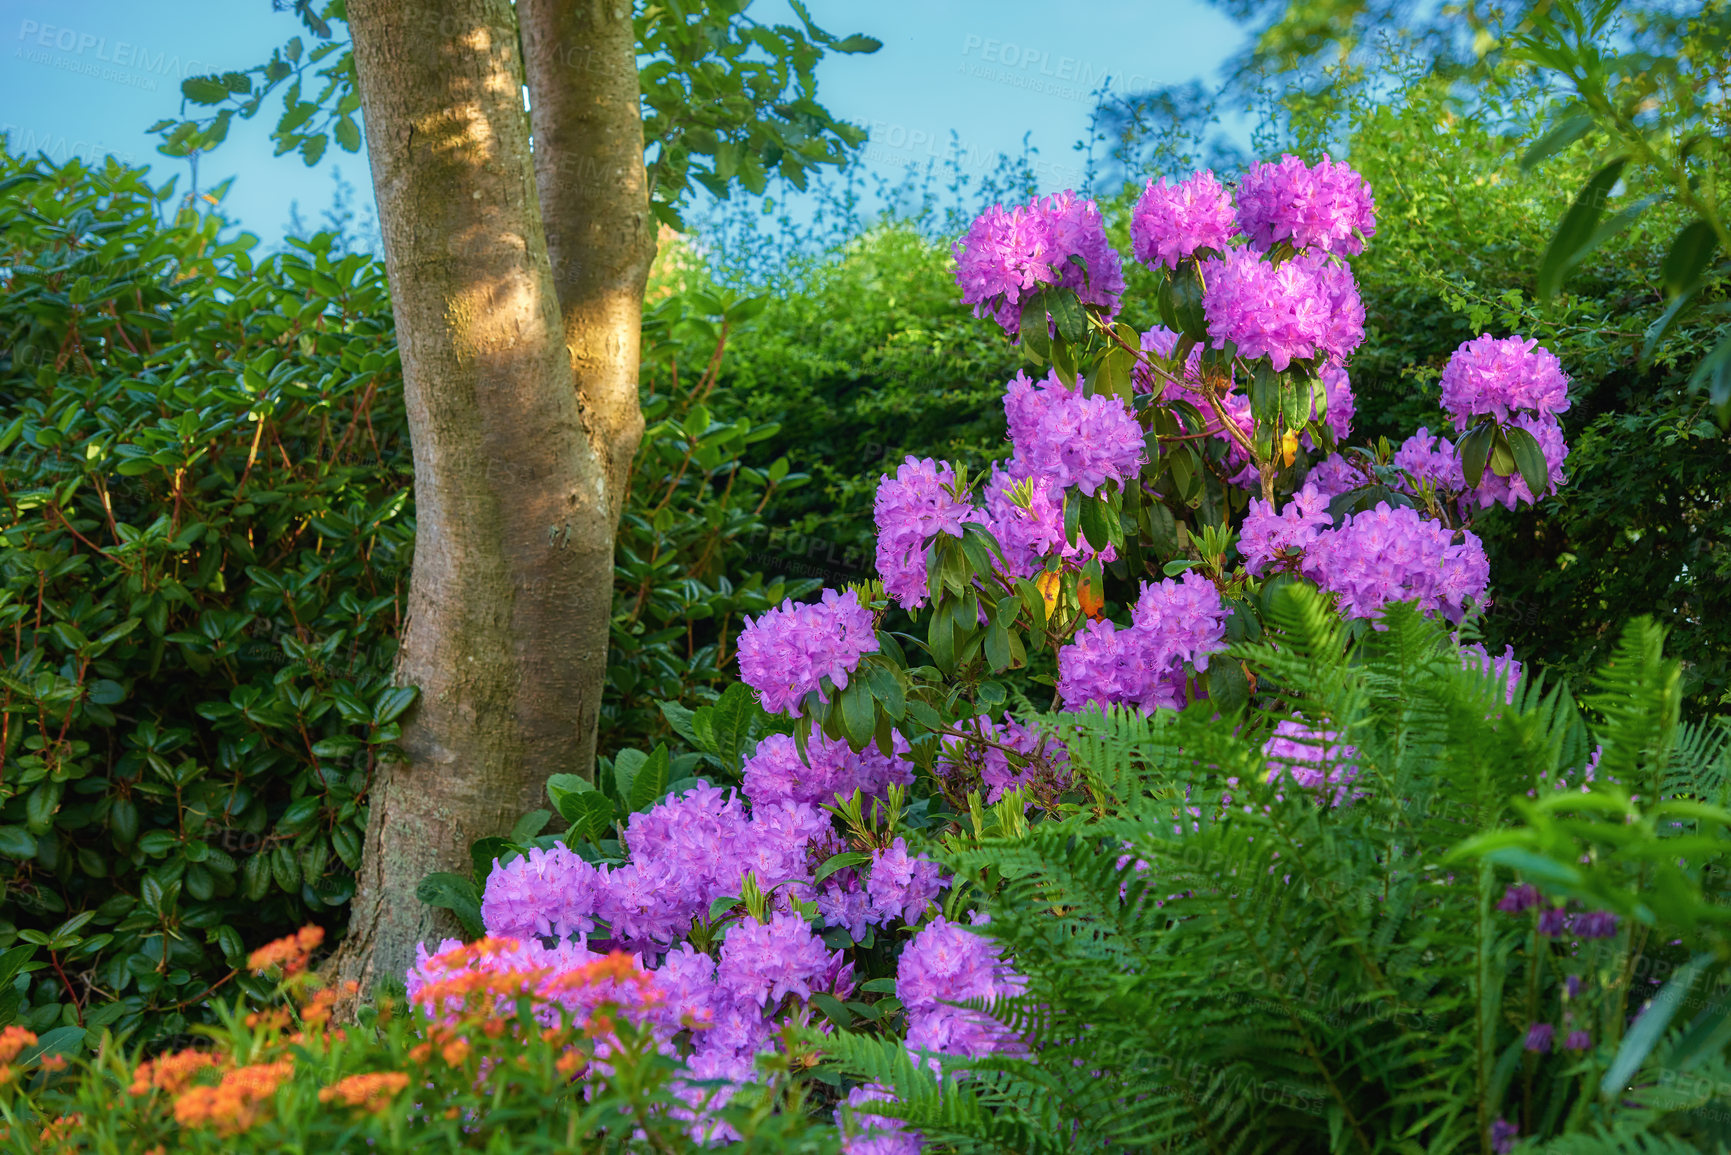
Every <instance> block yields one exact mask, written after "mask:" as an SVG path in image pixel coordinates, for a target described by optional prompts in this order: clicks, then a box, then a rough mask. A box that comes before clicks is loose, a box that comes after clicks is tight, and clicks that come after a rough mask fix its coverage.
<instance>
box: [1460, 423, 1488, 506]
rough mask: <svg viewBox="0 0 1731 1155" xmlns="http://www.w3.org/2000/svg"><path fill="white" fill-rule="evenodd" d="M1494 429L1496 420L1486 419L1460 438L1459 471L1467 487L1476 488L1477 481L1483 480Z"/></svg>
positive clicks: (1477, 485)
mask: <svg viewBox="0 0 1731 1155" xmlns="http://www.w3.org/2000/svg"><path fill="white" fill-rule="evenodd" d="M1496 431H1497V426H1496V422H1494V421H1490V420H1488V419H1487V420H1485V421H1482V422H1480V423H1479V424H1478V426H1477V427H1476V428H1474V429H1473V431H1472V432H1470V433H1468V434H1467V435H1466V436H1465V437H1463V438H1461V444H1460V455H1461V472H1462V473H1463V474H1464V475H1465V477H1466V483H1467V488H1468V489H1477V488H1478V487H1479V482H1481V481H1483V480H1484V477H1485V466H1486V464H1488V463H1489V462H1490V458H1491V442H1492V441H1493V440H1494V439H1495V437H1496Z"/></svg>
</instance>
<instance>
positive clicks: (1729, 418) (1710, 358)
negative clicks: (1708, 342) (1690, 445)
mask: <svg viewBox="0 0 1731 1155" xmlns="http://www.w3.org/2000/svg"><path fill="white" fill-rule="evenodd" d="M1701 389H1706V390H1707V402H1708V404H1710V405H1712V406H1713V411H1714V413H1715V415H1716V416H1717V417H1718V418H1719V424H1720V425H1722V426H1723V425H1727V424H1731V336H1727V337H1725V338H1724V339H1722V340H1721V341H1720V342H1719V344H1718V345H1716V346H1714V348H1713V351H1712V352H1711V353H1708V354H1707V356H1706V357H1704V358H1702V359H1701V364H1700V365H1699V366H1697V367H1696V369H1695V372H1694V373H1693V374H1692V375H1691V376H1690V378H1689V391H1690V392H1691V393H1693V392H1696V391H1698V390H1701Z"/></svg>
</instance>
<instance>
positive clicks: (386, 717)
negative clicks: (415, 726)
mask: <svg viewBox="0 0 1731 1155" xmlns="http://www.w3.org/2000/svg"><path fill="white" fill-rule="evenodd" d="M419 695H420V690H418V689H417V688H415V687H414V686H392V687H391V688H390V689H388V690H386V691H384V692H383V693H381V694H380V695H379V696H378V697H377V698H375V699H374V700H373V725H375V726H383V725H385V724H386V723H389V722H395V721H396V720H397V719H398V718H400V717H402V716H403V711H404V710H407V709H408V708H409V707H410V706H412V705H414V704H415V699H416V698H417V697H418V696H419Z"/></svg>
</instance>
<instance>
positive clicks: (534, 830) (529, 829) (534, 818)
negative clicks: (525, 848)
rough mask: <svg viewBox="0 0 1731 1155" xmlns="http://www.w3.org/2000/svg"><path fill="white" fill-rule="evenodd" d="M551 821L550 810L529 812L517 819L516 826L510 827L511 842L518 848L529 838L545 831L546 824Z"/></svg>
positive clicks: (551, 814) (551, 813)
mask: <svg viewBox="0 0 1731 1155" xmlns="http://www.w3.org/2000/svg"><path fill="white" fill-rule="evenodd" d="M552 820H553V812H552V811H551V810H531V811H530V812H529V813H527V814H525V815H523V817H521V818H519V819H517V825H515V826H513V827H511V841H512V842H515V843H517V844H518V845H519V846H521V845H523V844H525V843H527V842H528V841H529V840H530V839H531V838H534V837H535V836H536V835H537V834H539V833H541V831H543V830H545V829H546V828H547V823H549V822H551V821H552Z"/></svg>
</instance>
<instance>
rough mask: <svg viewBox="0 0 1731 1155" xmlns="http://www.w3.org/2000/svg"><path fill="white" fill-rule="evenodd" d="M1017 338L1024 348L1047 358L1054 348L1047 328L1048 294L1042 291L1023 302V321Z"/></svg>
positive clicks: (1019, 326)
mask: <svg viewBox="0 0 1731 1155" xmlns="http://www.w3.org/2000/svg"><path fill="white" fill-rule="evenodd" d="M1017 337H1018V338H1019V339H1020V340H1021V342H1022V347H1023V348H1025V349H1027V350H1028V351H1030V352H1032V353H1034V354H1037V355H1039V356H1042V357H1043V356H1047V355H1048V354H1049V353H1050V351H1051V348H1052V338H1051V335H1050V333H1049V331H1048V329H1047V326H1046V293H1045V290H1041V291H1040V292H1038V293H1035V294H1034V295H1033V296H1031V297H1029V298H1028V299H1027V300H1025V301H1023V302H1022V314H1021V320H1020V323H1019V325H1018V328H1017Z"/></svg>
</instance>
